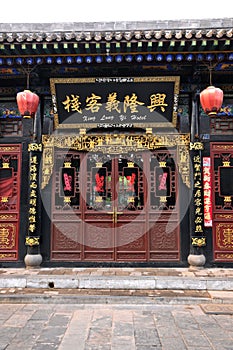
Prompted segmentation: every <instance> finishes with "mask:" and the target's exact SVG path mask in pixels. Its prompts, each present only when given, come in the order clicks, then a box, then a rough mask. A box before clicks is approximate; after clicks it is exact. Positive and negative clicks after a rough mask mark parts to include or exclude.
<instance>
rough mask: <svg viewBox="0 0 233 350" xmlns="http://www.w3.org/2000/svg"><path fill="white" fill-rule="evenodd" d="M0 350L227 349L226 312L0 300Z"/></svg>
mask: <svg viewBox="0 0 233 350" xmlns="http://www.w3.org/2000/svg"><path fill="white" fill-rule="evenodd" d="M0 349H1V350H3V349H4V350H17V349H20V350H21V349H22V350H50V349H59V350H225V349H228V350H232V349H233V317H232V314H227V313H225V314H221V313H208V312H205V309H204V305H155V304H149V305H144V304H138V305H131V304H126V305H119V304H114V305H104V304H98V305H93V304H86V305H83V304H70V305H67V304H59V305H54V304H46V305H45V304H26V305H25V304H5V305H3V304H0Z"/></svg>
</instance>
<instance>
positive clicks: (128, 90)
mask: <svg viewBox="0 0 233 350" xmlns="http://www.w3.org/2000/svg"><path fill="white" fill-rule="evenodd" d="M179 83H180V78H179V77H173V76H167V77H138V78H136V77H135V78H70V79H67V78H51V79H50V86H51V93H52V102H53V112H54V118H55V127H60V128H74V127H76V128H118V127H120V128H128V127H135V126H138V127H167V126H172V125H173V126H176V120H177V105H178V94H179Z"/></svg>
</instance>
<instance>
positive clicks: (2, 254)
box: [0, 144, 21, 261]
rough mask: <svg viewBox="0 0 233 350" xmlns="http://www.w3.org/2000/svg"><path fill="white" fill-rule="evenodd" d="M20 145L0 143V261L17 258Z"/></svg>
mask: <svg viewBox="0 0 233 350" xmlns="http://www.w3.org/2000/svg"><path fill="white" fill-rule="evenodd" d="M20 169H21V145H10V144H8V145H0V261H13V260H17V259H18V235H19V219H20Z"/></svg>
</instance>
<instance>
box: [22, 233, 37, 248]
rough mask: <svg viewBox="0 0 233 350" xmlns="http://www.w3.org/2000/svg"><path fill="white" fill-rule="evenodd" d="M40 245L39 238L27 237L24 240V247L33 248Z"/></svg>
mask: <svg viewBox="0 0 233 350" xmlns="http://www.w3.org/2000/svg"><path fill="white" fill-rule="evenodd" d="M39 244H40V237H36V236H35V237H32V236H27V237H26V240H25V245H27V246H30V247H33V246H36V245H39Z"/></svg>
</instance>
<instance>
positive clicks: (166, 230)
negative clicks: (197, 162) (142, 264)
mask: <svg viewBox="0 0 233 350" xmlns="http://www.w3.org/2000/svg"><path fill="white" fill-rule="evenodd" d="M149 172H150V181H149V185H150V186H149V195H150V205H149V213H148V215H149V220H148V223H149V237H148V239H149V260H150V261H173V260H174V261H178V260H179V259H180V217H179V200H178V198H179V197H178V169H177V161H176V150H167V149H164V150H158V151H154V152H152V153H151V157H150V166H149Z"/></svg>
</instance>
